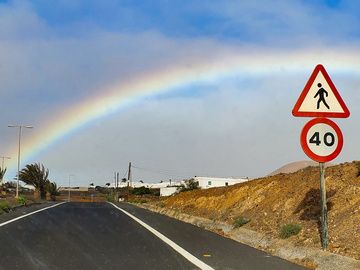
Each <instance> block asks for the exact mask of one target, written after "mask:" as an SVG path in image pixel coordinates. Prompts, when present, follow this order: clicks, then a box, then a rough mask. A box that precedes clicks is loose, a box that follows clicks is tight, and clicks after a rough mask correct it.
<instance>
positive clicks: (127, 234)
mask: <svg viewBox="0 0 360 270" xmlns="http://www.w3.org/2000/svg"><path fill="white" fill-rule="evenodd" d="M118 205H119V206H120V207H121V208H122V209H124V210H125V211H127V212H128V213H130V214H132V215H134V216H135V217H137V218H139V219H140V220H141V221H143V222H145V223H146V224H147V225H150V226H151V227H152V228H153V229H155V230H157V231H158V232H160V233H161V234H163V235H165V236H166V237H167V238H169V239H170V240H172V241H173V242H174V243H176V244H177V245H179V246H180V247H182V248H183V249H185V250H186V251H187V252H189V253H190V254H192V255H193V256H195V257H196V258H198V259H200V260H201V261H202V262H203V263H205V264H207V265H208V266H210V267H211V268H213V269H244V270H245V269H251V270H257V269H259V270H260V269H261V270H263V269H267V270H271V269H276V270H282V269H284V270H285V269H286V270H298V269H299V270H300V269H304V268H302V267H300V266H297V265H294V264H291V263H289V262H287V261H284V260H282V259H280V258H277V257H273V256H270V255H268V254H266V253H264V252H262V251H258V250H256V249H253V248H251V247H248V246H246V245H242V244H239V243H237V242H235V241H233V240H230V239H227V238H224V237H221V236H219V235H217V234H215V233H212V232H208V231H205V230H203V229H201V228H198V227H196V226H193V225H191V224H187V223H184V222H181V221H178V220H175V219H172V218H169V217H167V216H163V215H159V214H156V213H152V212H150V211H147V210H144V209H141V208H138V207H135V206H132V205H128V204H118ZM2 219H3V218H2ZM2 221H3V220H2ZM211 268H210V269H211ZM0 269H4V270H5V269H6V270H16V269H22V270H26V269H41V270H42V269H47V270H49V269H55V270H56V269H64V270H65V269H66V270H77V269H79V270H82V269H84V270H85V269H86V270H91V269H129V270H136V269H156V270H161V269H199V268H198V267H197V266H195V265H194V264H193V263H191V262H190V261H188V259H186V258H185V257H183V256H182V255H181V254H179V253H178V252H177V251H175V250H174V249H173V248H172V247H170V246H169V245H168V244H166V243H165V242H164V241H163V240H161V239H160V238H158V237H157V236H155V235H154V234H153V233H151V232H150V231H148V230H147V229H145V228H144V227H143V226H142V225H140V224H139V223H138V222H136V221H135V220H133V219H132V218H130V217H129V216H128V215H126V214H125V213H123V212H122V211H120V210H118V209H116V208H115V207H113V206H112V205H110V204H108V203H65V204H62V205H60V206H56V207H53V208H51V209H47V210H44V211H42V212H38V213H36V214H34V215H30V216H27V217H25V218H22V219H19V220H16V221H14V222H12V223H9V224H6V225H3V226H1V227H0Z"/></svg>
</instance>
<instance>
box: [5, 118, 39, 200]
mask: <svg viewBox="0 0 360 270" xmlns="http://www.w3.org/2000/svg"><path fill="white" fill-rule="evenodd" d="M8 127H9V128H19V149H18V174H17V177H16V178H17V182H16V197H15V198H18V197H19V176H20V146H21V130H22V128H33V126H23V125H8Z"/></svg>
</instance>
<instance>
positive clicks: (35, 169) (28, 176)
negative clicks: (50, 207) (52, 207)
mask: <svg viewBox="0 0 360 270" xmlns="http://www.w3.org/2000/svg"><path fill="white" fill-rule="evenodd" d="M48 177H49V170H48V169H45V167H44V165H42V164H40V163H34V164H28V165H26V166H25V168H24V169H22V170H21V171H20V174H19V179H20V180H21V181H23V182H24V183H25V184H28V185H32V186H34V188H35V190H36V191H37V192H39V193H40V197H41V199H45V198H46V186H47V183H48V182H49V180H48Z"/></svg>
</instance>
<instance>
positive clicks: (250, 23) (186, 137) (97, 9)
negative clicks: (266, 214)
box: [0, 0, 360, 186]
mask: <svg viewBox="0 0 360 270" xmlns="http://www.w3.org/2000/svg"><path fill="white" fill-rule="evenodd" d="M359 14H360V3H359V1H355V0H354V1H335V0H332V1H320V0H319V1H307V0H303V1H295V0H294V1H286V0H278V1H276V0H275V1H265V0H264V1H250V0H249V1H246V0H243V1H236V0H233V1H226V0H224V1H204V0H202V1H177V0H172V1H166V0H163V1H155V0H152V1H115V0H101V1H100V0H98V1H95V0H59V1H47V0H37V1H36V0H34V1H26V0H24V1H0V94H1V95H0V97H1V104H2V110H1V117H0V149H1V151H0V156H6V157H11V159H5V165H6V167H7V168H8V172H7V174H6V176H5V178H6V179H7V180H12V179H14V177H15V175H16V170H17V151H18V129H15V128H8V125H9V124H21V125H32V126H33V127H34V128H33V129H24V130H23V133H22V138H21V167H24V166H25V165H26V164H29V163H35V162H36V163H43V164H44V165H45V167H47V168H48V169H49V171H50V178H51V180H54V181H56V182H57V183H58V184H59V185H60V186H61V185H67V181H68V178H69V175H71V179H72V182H73V184H74V185H88V184H89V183H95V184H96V185H104V184H105V183H107V182H111V181H113V178H114V172H119V174H120V177H121V178H122V177H124V176H125V175H126V172H127V166H128V162H130V161H131V162H132V164H133V170H132V172H133V176H132V177H133V180H135V181H139V180H143V181H144V182H159V181H161V180H163V181H164V180H168V179H173V180H175V179H185V178H190V177H192V176H195V175H197V176H217V177H243V176H247V177H251V178H253V177H261V176H264V175H266V174H268V173H270V172H272V171H273V170H275V169H277V168H278V167H281V166H282V165H284V164H286V163H289V162H293V161H298V160H308V159H309V158H308V157H307V156H306V155H305V154H304V153H303V151H302V150H301V147H300V143H299V137H300V131H301V129H302V127H303V126H304V125H305V123H306V122H307V121H309V120H310V118H295V117H293V116H292V114H291V110H292V108H293V106H294V104H295V102H296V100H297V98H298V96H299V95H300V93H301V91H302V89H303V88H304V85H305V84H306V82H307V80H308V78H309V76H310V74H311V72H312V70H313V69H314V67H315V66H316V65H317V64H319V63H321V64H323V65H324V66H325V68H326V70H327V71H328V73H329V75H330V77H331V78H332V80H333V82H334V84H335V85H336V87H337V89H338V90H339V91H340V94H341V95H342V97H343V99H344V101H345V103H346V104H347V106H348V108H349V110H350V112H351V116H350V118H348V119H336V120H335V122H336V123H337V124H338V125H339V126H340V128H341V129H342V131H343V134H344V148H343V150H342V152H341V154H340V155H339V157H338V158H336V159H335V160H334V162H335V163H340V162H347V161H352V160H358V159H359V153H358V150H357V149H360V141H359V140H358V134H359V132H360V128H359V125H358V124H357V123H359V121H358V118H359V116H360V107H359V106H358V104H359V102H360V94H359V93H360V92H359V90H360V89H359V87H360V86H359V85H360V47H359V45H360V15H359Z"/></svg>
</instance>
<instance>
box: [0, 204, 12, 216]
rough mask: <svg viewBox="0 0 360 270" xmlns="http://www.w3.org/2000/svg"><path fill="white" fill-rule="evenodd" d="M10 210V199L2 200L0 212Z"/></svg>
mask: <svg viewBox="0 0 360 270" xmlns="http://www.w3.org/2000/svg"><path fill="white" fill-rule="evenodd" d="M9 211H10V204H9V202H8V201H0V214H2V213H4V212H9Z"/></svg>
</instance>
